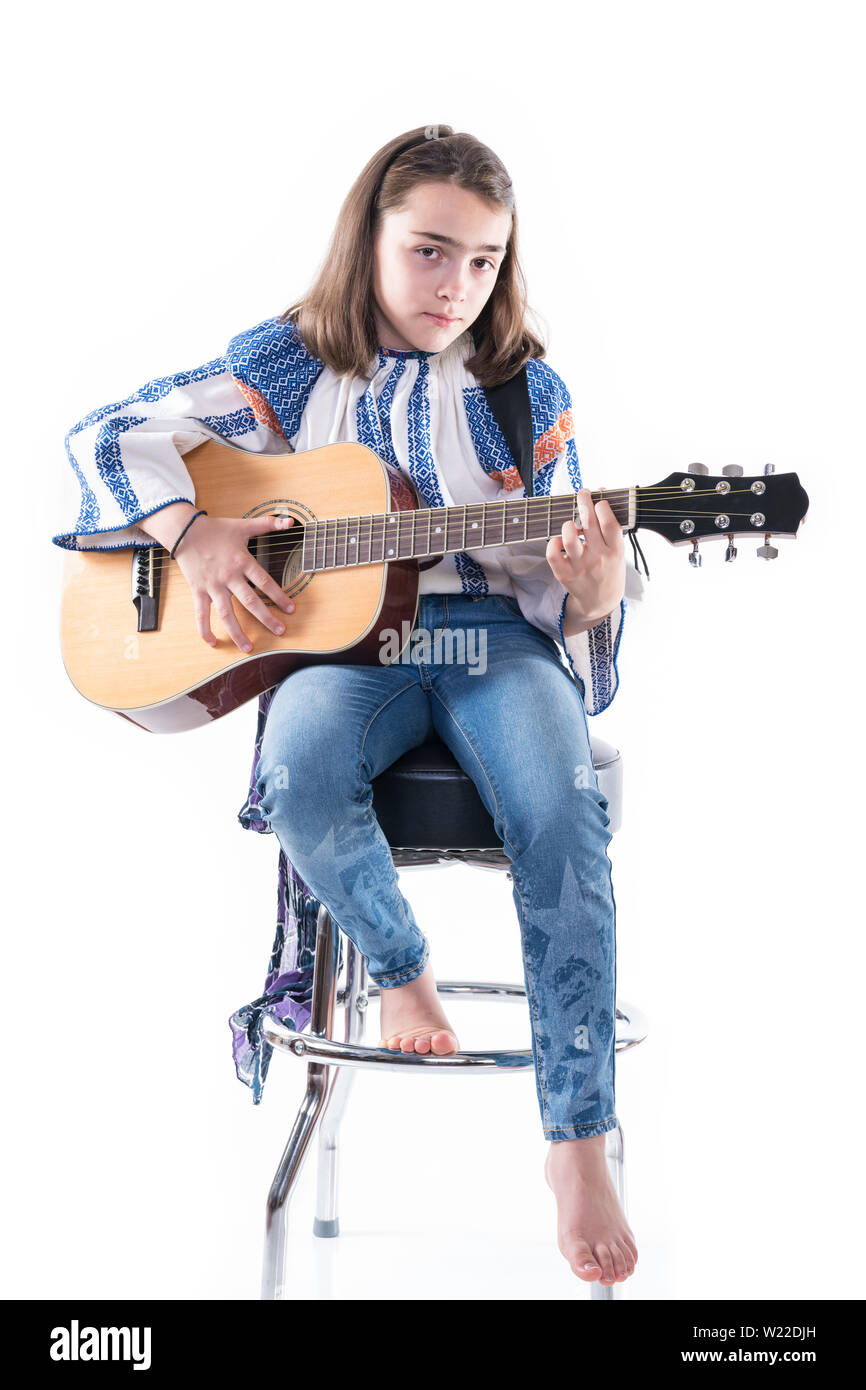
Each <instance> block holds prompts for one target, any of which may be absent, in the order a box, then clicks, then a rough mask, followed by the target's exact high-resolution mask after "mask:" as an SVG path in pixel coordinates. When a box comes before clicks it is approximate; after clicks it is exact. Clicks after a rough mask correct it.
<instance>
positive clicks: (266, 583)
mask: <svg viewBox="0 0 866 1390" xmlns="http://www.w3.org/2000/svg"><path fill="white" fill-rule="evenodd" d="M293 522H294V518H293V517H283V516H264V517H262V516H258V517H233V516H199V517H196V520H195V523H194V525H192V526H191V527H190V529H189V531H188V532H187V534H186V535H185V536H184V537H183V540H182V541H181V542H180V545H179V546H178V548H177V554H176V555H175V559H176V560H177V563H178V564H179V565H180V568H181V572H182V574H183V577H184V579H185V580H186V582H187V584H188V585H189V587H190V589H191V590H192V595H193V599H194V600H195V618H196V625H197V627H198V631H199V635H200V636H201V637H202V638H203V639H204V641H205V642H207V643H208V644H209V645H210V646H211V647H215V646H216V638H215V637H214V635H213V632H212V631H211V626H210V609H211V604H213V605H214V607H215V608H216V611H217V613H218V614H219V616H220V618H221V619H222V622H223V626H224V627H225V630H226V632H227V633H228V634H229V636H230V637H231V639H232V641H233V642H234V643H235V645H236V646H238V647H240V649H241V651H243V652H249V651H252V646H253V644H252V642H251V641H250V639H249V638H248V637H247V634H246V632H245V631H244V630H243V628H242V627H241V625H240V623H239V622H238V620H237V618H236V617H235V612H234V608H233V606H232V601H231V595H232V594H234V596H235V598H238V599H240V601H241V603H242V604H243V605H244V607H245V608H246V609H248V611H249V612H250V613H251V614H252V615H253V617H254V618H257V619H258V620H259V622H260V623H261V624H262V626H263V627H266V628H267V629H268V631H269V632H273V633H276V634H277V636H279V634H280V633H282V632H284V631H285V626H284V624H282V623H281V622H280V617H279V614H278V613H275V612H274V611H273V609H271V608H268V606H267V605H266V604H265V603H263V601H262V600H261V598H260V597H259V595H258V594H257V593H256V591H255V589H254V588H252V585H251V584H250V583H248V582H247V581H248V580H251V581H252V584H255V585H256V586H257V587H258V588H259V589H261V591H262V593H263V594H266V595H267V597H268V598H271V599H273V601H274V603H276V604H277V605H278V607H280V608H282V609H283V610H284V612H286V613H292V612H294V607H295V605H294V604H293V603H292V600H291V599H290V598H289V597H288V595H287V594H284V593H283V591H282V589H281V588H280V586H279V584H278V583H277V582H276V580H275V579H272V578H271V576H270V575H269V574H268V572H267V570H265V569H263V568H262V566H261V565H260V564H259V562H258V561H257V560H256V559H255V557H254V556H253V554H252V552H251V551H250V550H248V549H247V541H248V540H249V538H250V537H251V536H260V535H262V534H263V533H264V532H266V531H285V530H287V529H288V527H289V526H291V525H292V524H293Z"/></svg>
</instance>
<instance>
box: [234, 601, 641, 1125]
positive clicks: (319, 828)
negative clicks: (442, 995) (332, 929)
mask: <svg viewBox="0 0 866 1390" xmlns="http://www.w3.org/2000/svg"><path fill="white" fill-rule="evenodd" d="M290 621H291V620H290ZM443 629H444V631H442V630H443ZM437 636H438V642H437ZM399 645H400V643H399V641H396V642H395V644H394V647H393V648H392V649H391V652H390V655H388V654H386V655H384V657H383V659H384V660H385V661H389V662H390V663H391V664H383V665H378V666H358V665H314V666H308V667H305V668H304V669H303V670H300V671H294V672H293V673H292V674H291V675H289V676H287V677H286V679H285V680H284V681H283V682H282V683H281V684H280V686H279V687H278V689H277V690H276V692H275V694H274V698H273V703H272V705H271V707H270V711H269V713H268V719H267V724H266V727H265V734H264V739H263V743H262V755H261V761H260V764H259V770H258V776H257V779H256V787H257V790H258V793H259V795H260V797H261V814H262V816H263V817H264V818H265V820H266V821H267V823H268V825H269V826H270V828H271V829H272V830H273V831H274V833H275V835H276V836H277V839H278V840H279V842H280V844H281V845H282V847H283V849H284V851H285V853H286V855H287V857H288V858H289V860H290V861H291V863H292V864H294V865H295V867H296V868H297V870H298V873H299V874H300V875H301V876H302V878H303V879H304V880H305V881H306V882H307V884H308V885H309V887H310V889H311V890H312V892H313V893H314V894H315V895H316V897H317V898H319V899H320V901H321V902H323V903H324V904H325V905H326V906H327V908H328V910H329V911H330V913H331V916H332V917H333V919H334V921H335V923H336V924H337V925H338V926H339V927H340V929H341V930H342V931H343V932H344V933H345V934H346V936H347V937H349V939H350V940H351V941H353V942H354V944H355V945H356V947H357V948H358V950H359V951H360V952H361V953H362V955H363V956H364V957H365V958H366V961H367V968H368V971H369V974H370V978H371V979H372V980H373V981H374V982H375V983H376V984H377V985H379V986H380V987H381V988H382V989H393V988H395V987H396V986H398V985H403V984H407V983H408V982H409V981H410V980H414V979H416V978H417V976H419V975H420V974H421V973H422V971H423V970H424V968H425V966H426V965H427V961H428V958H429V944H428V941H427V938H426V937H425V936H424V934H423V933H422V932H421V930H420V929H419V927H418V924H417V922H416V920H415V916H414V914H413V912H412V908H411V906H410V904H409V903H408V902H407V900H406V898H405V897H404V896H403V894H402V892H401V891H400V888H399V885H398V881H397V873H396V870H395V867H394V861H393V858H392V855H391V851H390V848H389V845H388V842H387V840H386V838H385V836H384V834H383V832H382V829H381V827H380V825H379V822H378V820H377V819H376V816H375V813H374V811H373V809H372V792H371V789H370V783H371V782H372V781H373V779H374V778H376V777H377V776H378V775H379V774H380V773H381V772H384V771H385V769H386V768H387V767H390V765H391V764H392V763H393V762H395V761H396V760H397V759H398V758H399V757H401V755H402V754H403V753H405V752H407V751H408V750H409V749H410V748H416V747H418V746H419V745H420V744H422V743H424V742H426V740H427V739H429V738H431V737H432V736H433V735H434V733H435V734H438V735H439V737H440V738H441V739H442V741H443V742H444V743H446V744H447V745H448V747H449V748H450V749H451V751H452V753H453V754H454V756H455V758H456V760H457V762H458V763H459V764H460V766H461V767H462V768H463V769H464V771H465V772H466V773H467V774H468V776H470V777H471V778H472V780H473V782H474V783H475V785H476V787H477V788H478V791H479V793H480V796H481V798H482V800H483V802H484V804H485V806H486V807H487V809H488V810H489V812H490V814H491V816H492V817H493V820H494V824H495V826H496V831H497V834H498V835H499V837H500V838H501V840H502V842H503V846H504V849H505V853H506V854H507V855H508V857H509V858H510V859H511V861H512V865H511V874H512V881H513V884H514V902H515V906H516V908H517V913H518V918H519V921H520V930H521V943H522V948H523V962H524V977H525V985H526V996H527V1000H528V1003H529V1010H530V1017H531V1023H532V1053H533V1058H534V1061H535V1075H536V1086H537V1091H538V1100H539V1106H540V1109H541V1118H542V1124H543V1128H544V1134H545V1137H546V1138H547V1139H549V1140H551V1141H555V1140H564V1139H583V1138H590V1137H591V1136H592V1135H597V1134H604V1133H605V1132H606V1131H607V1130H610V1129H613V1128H614V1127H615V1126H616V1124H617V1117H616V1113H615V1102H614V1085H615V1071H616V1054H615V1050H614V1049H615V1042H616V1030H615V1003H616V932H615V921H616V908H615V902H614V896H613V886H612V883H611V865H610V860H609V859H608V856H607V846H608V844H609V843H610V838H611V835H610V831H609V829H608V827H609V825H610V817H609V815H608V814H607V811H608V802H607V799H606V797H605V796H604V795H603V794H602V793H601V792H600V790H599V787H598V778H597V776H596V773H595V769H594V767H593V763H592V753H591V749H590V741H589V728H588V725H587V717H586V711H585V709H584V705H583V700H582V698H581V694H580V690H579V688H578V686H577V685H576V684H575V682H574V680H573V679H572V677H571V675H570V673H569V672H568V670H567V669H566V667H565V665H564V664H563V660H562V658H561V655H560V652H559V648H558V647H557V645H556V643H555V642H554V641H553V640H552V638H550V637H548V636H547V635H546V634H545V633H543V632H542V631H541V630H540V629H539V628H537V627H535V626H534V625H533V624H532V623H529V622H527V620H526V619H525V618H524V617H523V615H522V613H521V612H520V609H519V607H518V604H517V602H516V600H515V599H511V598H506V597H503V596H501V595H484V596H482V597H481V598H473V597H472V596H470V595H468V594H457V595H455V594H426V595H422V597H421V601H420V606H419V612H418V617H417V621H416V624H415V628H414V629H413V631H412V637H411V640H410V643H409V646H408V647H407V648H406V650H405V651H404V652H403V654H402V656H401V657H400V658H399V659H398V658H397V655H396V653H397V648H398V647H399ZM410 655H412V656H413V658H414V659H411V660H410V659H409V658H410Z"/></svg>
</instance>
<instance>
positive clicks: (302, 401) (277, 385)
mask: <svg viewBox="0 0 866 1390" xmlns="http://www.w3.org/2000/svg"><path fill="white" fill-rule="evenodd" d="M324 365H325V364H324V362H321V361H320V360H319V358H318V357H312V356H311V355H310V353H308V352H307V349H306V348H305V347H304V344H303V342H302V341H301V338H300V335H299V333H298V329H297V325H296V324H294V323H279V322H278V320H277V318H270V319H265V320H264V321H263V322H262V323H259V324H257V325H256V326H255V328H250V329H248V330H247V331H246V332H245V333H238V334H236V335H235V337H234V338H232V339H231V341H230V343H229V346H228V351H227V353H226V366H227V367H228V370H229V371H230V372H231V374H232V376H233V377H235V379H236V380H238V381H243V382H245V383H246V385H247V386H252V388H253V389H254V390H255V391H258V392H259V394H260V395H262V396H264V398H265V400H266V401H267V402H268V404H269V405H270V406H271V408H272V409H273V411H274V413H275V415H276V416H277V419H278V420H279V422H280V427H281V429H282V431H283V434H284V435H285V436H286V439H288V440H292V439H293V438H294V437H295V435H296V434H297V432H298V430H299V429H300V427H301V416H302V415H303V413H304V407H305V406H306V404H307V401H308V400H309V398H310V392H311V391H312V389H313V386H314V385H315V382H316V378H317V377H318V376H319V373H320V372H321V371H322V369H323V368H324Z"/></svg>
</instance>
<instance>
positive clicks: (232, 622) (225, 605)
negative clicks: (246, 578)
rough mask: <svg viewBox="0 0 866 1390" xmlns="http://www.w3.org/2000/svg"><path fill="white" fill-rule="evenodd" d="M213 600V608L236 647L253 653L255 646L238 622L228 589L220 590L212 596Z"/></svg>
mask: <svg viewBox="0 0 866 1390" xmlns="http://www.w3.org/2000/svg"><path fill="white" fill-rule="evenodd" d="M211 598H212V601H213V606H214V608H215V609H216V611H217V613H218V614H219V616H220V618H221V620H222V624H223V627H224V628H225V630H226V632H227V633H228V635H229V637H230V638H231V639H232V641H233V642H234V644H235V646H236V647H240V649H241V651H243V652H249V651H252V648H253V644H252V642H251V641H250V639H249V637H247V634H246V633H245V632H244V630H243V628H242V627H241V625H240V623H239V622H238V619H237V614H236V613H235V610H234V604H233V603H232V601H231V596H230V594H229V591H228V589H220V590H218V591H217V593H216V594H212V595H211Z"/></svg>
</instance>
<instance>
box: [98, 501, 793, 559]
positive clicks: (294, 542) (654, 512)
mask: <svg viewBox="0 0 866 1390" xmlns="http://www.w3.org/2000/svg"><path fill="white" fill-rule="evenodd" d="M630 491H631V489H627V488H606V489H604V491H603V492H600V493H599V495H598V497H596V496H595V494H591V495H592V497H593V501H594V502H595V501H610V499H611V498H614V499H615V500H616V501H617V502H618V503H621V504H624V503H626V502H627V500H628V496H629V493H630ZM636 491H637V492H638V494H639V497H638V499H637V500H638V502H639V503H640V512H641V517H642V519H643V520H644V521H676V520H678V519H682V518H683V517H684V516H687V515H688V512H689V510H690V508H689V507H688V506H687V505H684V506H683V507H681V508H679V509H672V508H670V507H668V509H667V510H659V509H658V506H656V507H655V508H653V509H650V508H649V507H647V506H645V505H643V499H644V498H647V497H650V496H651V497H652V498H653V500H656V502H657V503H658V502H660V501H668V502H670V501H672V500H677V501H682V503H683V504H687V503H688V502H690V501H691V500H693V499H695V498H699V497H712V498H717V499H718V500H719V501H720V502H721V501H722V500H725V501H727V500H728V499H730V498H732V497H733V496H734V494H735V493H740V492H742V493H745V492H747V491H748V492H749V493H750V495H751V496H752V497H754V498H755V510H757V509H758V507H757V504H758V501H759V498H760V494H754V493H751V490H750V489H745V488H743V489H740V488H737V489H733V488H732V489H731V491H730V492H727V493H717V492H716V491H715V489H706V490H703V489H696V490H695V491H693V492H688V493H683V492H682V491H681V489H680V488H677V487H670V488H667V489H665V488H663V487H652V488H639V489H636ZM575 499H576V494H574V495H573V496H572V495H571V494H569V493H560V494H556V495H554V496H553V497H549V498H548V497H530V498H515V499H513V501H508V500H507V499H506V500H504V501H502V502H470V503H466V504H465V505H464V506H456V507H451V508H418V509H414V510H408V511H405V512H386V513H382V512H378V513H368V514H367V515H360V516H341V517H323V518H322V519H321V520H320V521H315V522H312V523H309V526H310V529H311V530H312V529H313V528H315V529H316V530H317V531H318V528H319V527H322V528H323V536H322V537H321V538H319V537H317V538H316V540H315V541H314V542H313V546H314V548H317V547H318V545H319V544H322V543H324V545H325V546H328V547H329V548H333V547H334V545H335V544H336V542H337V541H340V543H342V542H343V541H345V540H346V539H347V535H348V529H347V535H346V536H339V535H338V534H332V535H330V536H328V534H327V528H328V527H329V526H334V525H335V524H336V525H339V524H340V523H344V522H345V523H349V522H352V521H354V522H357V523H359V525H360V523H362V522H365V521H368V520H369V519H370V518H371V517H372V519H373V521H374V526H373V527H371V528H370V534H369V535H365V536H363V538H362V545H363V544H366V542H367V541H369V542H370V543H371V544H372V542H373V541H378V540H381V539H383V537H384V535H385V532H386V529H387V518H388V517H390V516H394V517H395V518H400V519H403V518H408V517H413V518H414V519H415V520H414V523H413V530H414V527H415V526H417V524H418V522H419V520H420V519H421V518H424V517H430V518H431V519H432V518H434V517H441V516H442V515H443V513H444V512H445V511H448V512H450V513H451V515H450V518H448V519H446V520H445V521H444V522H443V523H442V524H443V526H445V527H446V528H450V529H452V530H453V529H454V528H456V527H459V526H461V524H465V522H466V521H467V520H469V513H470V512H474V511H478V510H481V511H482V512H483V510H484V509H485V508H491V509H492V508H495V507H503V508H507V507H509V506H512V507H514V506H517V505H523V509H524V511H525V512H526V513H527V518H526V520H527V523H528V522H529V520H531V519H535V518H536V517H537V516H538V515H540V514H541V513H542V511H547V510H548V509H550V510H551V511H555V512H568V511H569V510H571V512H572V517H571V519H572V520H575V521H577V520H578V517H577V514H576V512H577V503H576V500H575ZM458 512H463V513H464V515H463V517H462V518H461V517H459V516H456V515H454V514H455V513H458ZM532 514H534V515H532ZM724 514H725V515H726V516H730V517H745V516H749V515H752V512H751V511H750V512H734V511H732V510H731V508H730V507H727V508H725V509H724ZM700 515H701V516H703V517H709V516H712V515H713V512H711V511H705V512H701V513H700ZM490 520H491V522H492V523H493V524H495V523H496V521H497V520H498V518H493V517H491V518H490ZM563 520H569V518H568V516H565V517H564V518H563ZM130 524H134V523H130ZM518 524H519V518H518ZM297 525H298V532H299V534H298V536H297V539H296V538H295V536H293V535H292V534H291V530H292V529H293V528H289V530H287V531H264V532H262V533H261V536H260V537H255V536H251V537H250V538H249V539H250V540H257V539H260V538H261V539H264V538H265V537H268V536H270V537H272V538H278V542H281V543H278V544H272V545H271V547H270V554H271V556H274V557H278V556H282V555H289V554H291V553H292V552H293V551H296V550H297V549H298V548H299V547H301V546H302V545H304V533H305V530H306V529H307V528H306V526H305V525H304V524H303V523H300V522H299V523H297ZM483 526H484V520H483V518H482V527H483ZM635 529H637V527H636V528H635ZM770 529H771V528H769V527H767V526H766V525H765V524H763V523H762V525H761V526H759V527H757V528H752V529H751V530H750V531H748V532H745V533H741V534H747V535H751V534H754V535H761V534H763V532H764V531H768V530H770ZM398 530H399V526H398ZM724 534H726V532H725V530H723V529H721V528H720V529H719V531H718V535H719V536H722V535H724ZM714 535H715V533H711V538H712V536H714ZM446 536H447V529H446ZM414 539H415V537H414V535H413V542H414ZM548 539H551V540H552V539H553V537H552V536H549V537H548V536H534V537H530V536H526V537H520V538H519V539H516V540H515V541H511V542H509V541H505V540H502V541H499V540H497V541H488V542H486V543H485V544H483V545H477V546H462V547H460V549H469V550H482V549H484V550H490V549H495V548H497V547H501V546H503V545H508V544H516V545H520V544H524V543H531V542H533V541H539V540H548ZM684 539H686V540H688V539H689V537H687V536H686V537H685V538H684ZM701 539H707V537H702V538H701ZM87 548H90V547H87ZM97 548H98V547H92V549H97ZM130 548H131V549H135V550H137V551H138V552H139V554H146V552H147V551H149V550H163V551H164V552H165V551H166V547H164V546H159V545H155V546H137V547H130ZM454 553H459V552H456V551H453V550H450V549H445V550H442V551H438V550H434V551H430V552H424V553H419V554H418V555H416V556H395V557H393V558H394V559H397V560H399V559H409V558H414V559H432V558H433V557H434V556H436V555H441V556H443V558H444V556H445V555H447V554H454ZM254 558H255V557H254ZM386 560H387V557H384V556H383V557H382V559H379V560H377V559H373V560H365V561H363V562H362V563H364V564H370V563H380V564H381V563H385V562H386ZM169 563H172V562H171V561H170V559H169V557H168V556H167V554H166V555H165V556H164V558H160V559H158V560H156V561H155V563H154V565H153V568H154V569H162V568H164V567H165V566H166V565H168V564H169ZM351 567H352V565H351V564H344V565H325V566H322V567H321V568H324V569H331V568H339V569H346V568H351ZM305 572H308V571H305Z"/></svg>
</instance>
